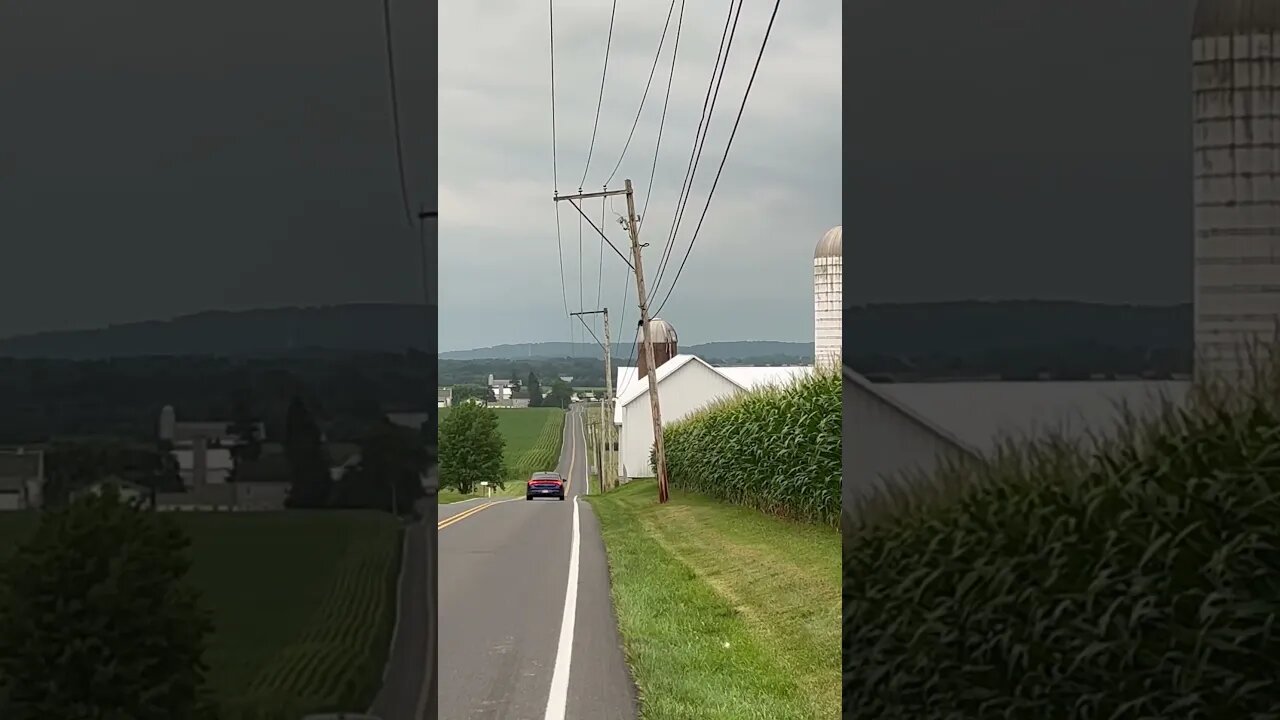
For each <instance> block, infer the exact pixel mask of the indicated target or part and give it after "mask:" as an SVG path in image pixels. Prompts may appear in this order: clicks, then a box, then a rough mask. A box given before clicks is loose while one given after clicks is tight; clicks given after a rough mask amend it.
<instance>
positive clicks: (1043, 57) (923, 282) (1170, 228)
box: [844, 0, 1194, 303]
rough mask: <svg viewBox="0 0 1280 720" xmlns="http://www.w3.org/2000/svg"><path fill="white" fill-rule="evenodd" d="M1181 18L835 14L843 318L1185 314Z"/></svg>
mask: <svg viewBox="0 0 1280 720" xmlns="http://www.w3.org/2000/svg"><path fill="white" fill-rule="evenodd" d="M1193 2H1194V0H1052V1H1051V2H1044V1H1039V2H1029V1H1028V0H985V1H984V2H981V3H967V2H952V1H950V0H917V1H911V2H908V1H905V0H859V1H858V2H856V3H849V4H848V5H847V9H846V12H847V13H849V17H848V18H847V27H848V28H849V34H848V35H847V36H846V45H847V53H848V55H849V58H848V67H850V68H851V69H852V71H851V74H850V76H849V77H846V78H845V87H846V97H845V107H846V117H847V119H848V125H847V126H846V127H847V128H848V134H847V136H846V142H847V143H848V151H847V154H846V155H845V162H846V164H847V168H848V169H847V171H846V172H847V174H846V178H847V181H848V185H847V186H846V187H845V192H847V193H848V202H849V208H850V213H849V214H850V216H851V217H850V218H847V219H846V220H847V222H846V223H845V225H846V227H845V230H846V233H845V237H846V240H847V242H846V244H845V250H844V252H845V269H844V288H845V290H844V291H845V299H846V301H850V302H876V301H886V300H948V299H956V298H974V297H989V298H1010V297H1014V298H1017V297H1038V298H1063V299H1078V300H1097V301H1115V302H1136V303H1171V302H1187V301H1190V299H1191V266H1192V264H1191V240H1192V238H1191V186H1192V183H1191V126H1190V113H1191V90H1190V87H1191V70H1190V40H1189V35H1190V17H1191V8H1192V6H1193Z"/></svg>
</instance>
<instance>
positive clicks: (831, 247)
mask: <svg viewBox="0 0 1280 720" xmlns="http://www.w3.org/2000/svg"><path fill="white" fill-rule="evenodd" d="M843 227H844V226H843V225H837V226H835V227H833V228H831V229H830V230H828V231H827V233H826V234H825V235H823V236H822V239H821V240H819V241H818V247H816V248H814V251H813V257H814V258H815V259H816V258H834V257H844V250H843V249H841V247H840V235H841V229H842V228H843Z"/></svg>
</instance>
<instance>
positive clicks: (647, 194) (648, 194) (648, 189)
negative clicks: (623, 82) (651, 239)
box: [640, 0, 684, 225]
mask: <svg viewBox="0 0 1280 720" xmlns="http://www.w3.org/2000/svg"><path fill="white" fill-rule="evenodd" d="M683 26H684V0H680V17H679V18H677V19H676V40H675V43H674V45H673V47H672V49H671V72H670V73H669V74H668V75H667V94H666V97H664V98H663V99H662V118H661V119H660V120H658V141H657V142H656V143H654V146H653V165H652V166H650V167H649V182H648V184H647V185H645V190H644V207H643V208H641V210H640V223H641V225H643V224H644V218H645V217H647V216H648V213H649V200H650V199H652V198H653V178H654V176H655V175H656V174H657V172H658V151H659V150H660V149H661V148H662V128H663V126H664V125H666V123H667V104H668V103H669V102H671V82H672V80H674V79H675V77H676V56H677V55H678V54H679V53H680V29H681V28H682V27H683Z"/></svg>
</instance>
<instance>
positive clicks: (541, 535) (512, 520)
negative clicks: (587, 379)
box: [438, 408, 636, 720]
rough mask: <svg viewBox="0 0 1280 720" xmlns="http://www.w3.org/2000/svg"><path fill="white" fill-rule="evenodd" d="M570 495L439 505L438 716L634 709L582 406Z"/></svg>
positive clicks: (570, 430)
mask: <svg viewBox="0 0 1280 720" xmlns="http://www.w3.org/2000/svg"><path fill="white" fill-rule="evenodd" d="M559 471H560V472H561V473H562V474H563V475H565V477H567V478H569V481H570V485H569V492H568V497H566V499H565V500H564V502H560V501H556V500H534V501H526V500H525V499H524V497H523V496H521V497H518V498H516V499H501V500H481V501H474V502H470V503H453V504H449V505H442V506H440V520H439V523H438V528H439V530H438V532H439V541H438V542H439V571H440V576H439V583H440V587H439V607H440V610H439V623H440V649H439V658H440V669H439V683H440V718H441V720H471V719H473V718H475V719H486V720H544V719H545V720H634V718H635V717H636V698H635V689H634V686H633V684H632V682H631V676H630V672H629V671H628V669H627V665H626V662H625V660H624V659H623V653H622V645H621V640H620V638H619V636H618V629H617V620H616V618H615V617H614V614H613V604H612V601H611V599H610V596H609V570H608V564H607V562H606V559H605V553H604V541H603V540H602V538H601V536H600V527H599V524H598V523H597V521H596V517H595V514H594V513H593V512H592V511H591V506H590V505H588V504H587V503H586V502H582V501H580V500H579V497H580V496H582V495H583V494H585V493H586V490H587V459H586V441H585V437H584V435H583V427H582V411H581V409H579V408H574V409H572V410H570V412H569V413H568V415H567V417H566V419H565V435H564V443H563V447H562V450H561V455H560V465H559Z"/></svg>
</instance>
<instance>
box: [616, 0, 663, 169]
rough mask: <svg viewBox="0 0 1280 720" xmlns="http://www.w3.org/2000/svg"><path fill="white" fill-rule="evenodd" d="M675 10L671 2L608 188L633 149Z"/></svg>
mask: <svg viewBox="0 0 1280 720" xmlns="http://www.w3.org/2000/svg"><path fill="white" fill-rule="evenodd" d="M675 9H676V0H671V6H670V7H668V8H667V20H666V22H664V23H663V24H662V37H660V38H658V50H657V52H655V53H654V54H653V65H652V66H651V67H650V68H649V79H648V80H646V81H645V84H644V94H642V95H641V96H640V107H637V108H636V117H635V119H634V120H632V121H631V131H630V132H628V133H627V141H626V142H625V143H623V145H622V154H620V155H618V162H616V163H614V165H613V171H612V172H610V173H609V177H608V178H606V179H605V181H604V184H605V186H606V187H608V185H609V182H610V181H611V180H613V176H614V175H616V174H617V173H618V168H620V167H622V159H623V158H625V157H626V156H627V148H629V147H631V138H632V137H633V136H634V135H635V134H636V126H638V125H639V124H640V114H641V113H643V112H644V101H645V100H646V99H648V97H649V86H650V85H652V84H653V73H654V72H655V71H657V69H658V60H659V59H660V58H661V57H662V45H663V43H665V42H666V41H667V28H669V27H671V14H672V13H673V12H675Z"/></svg>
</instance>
